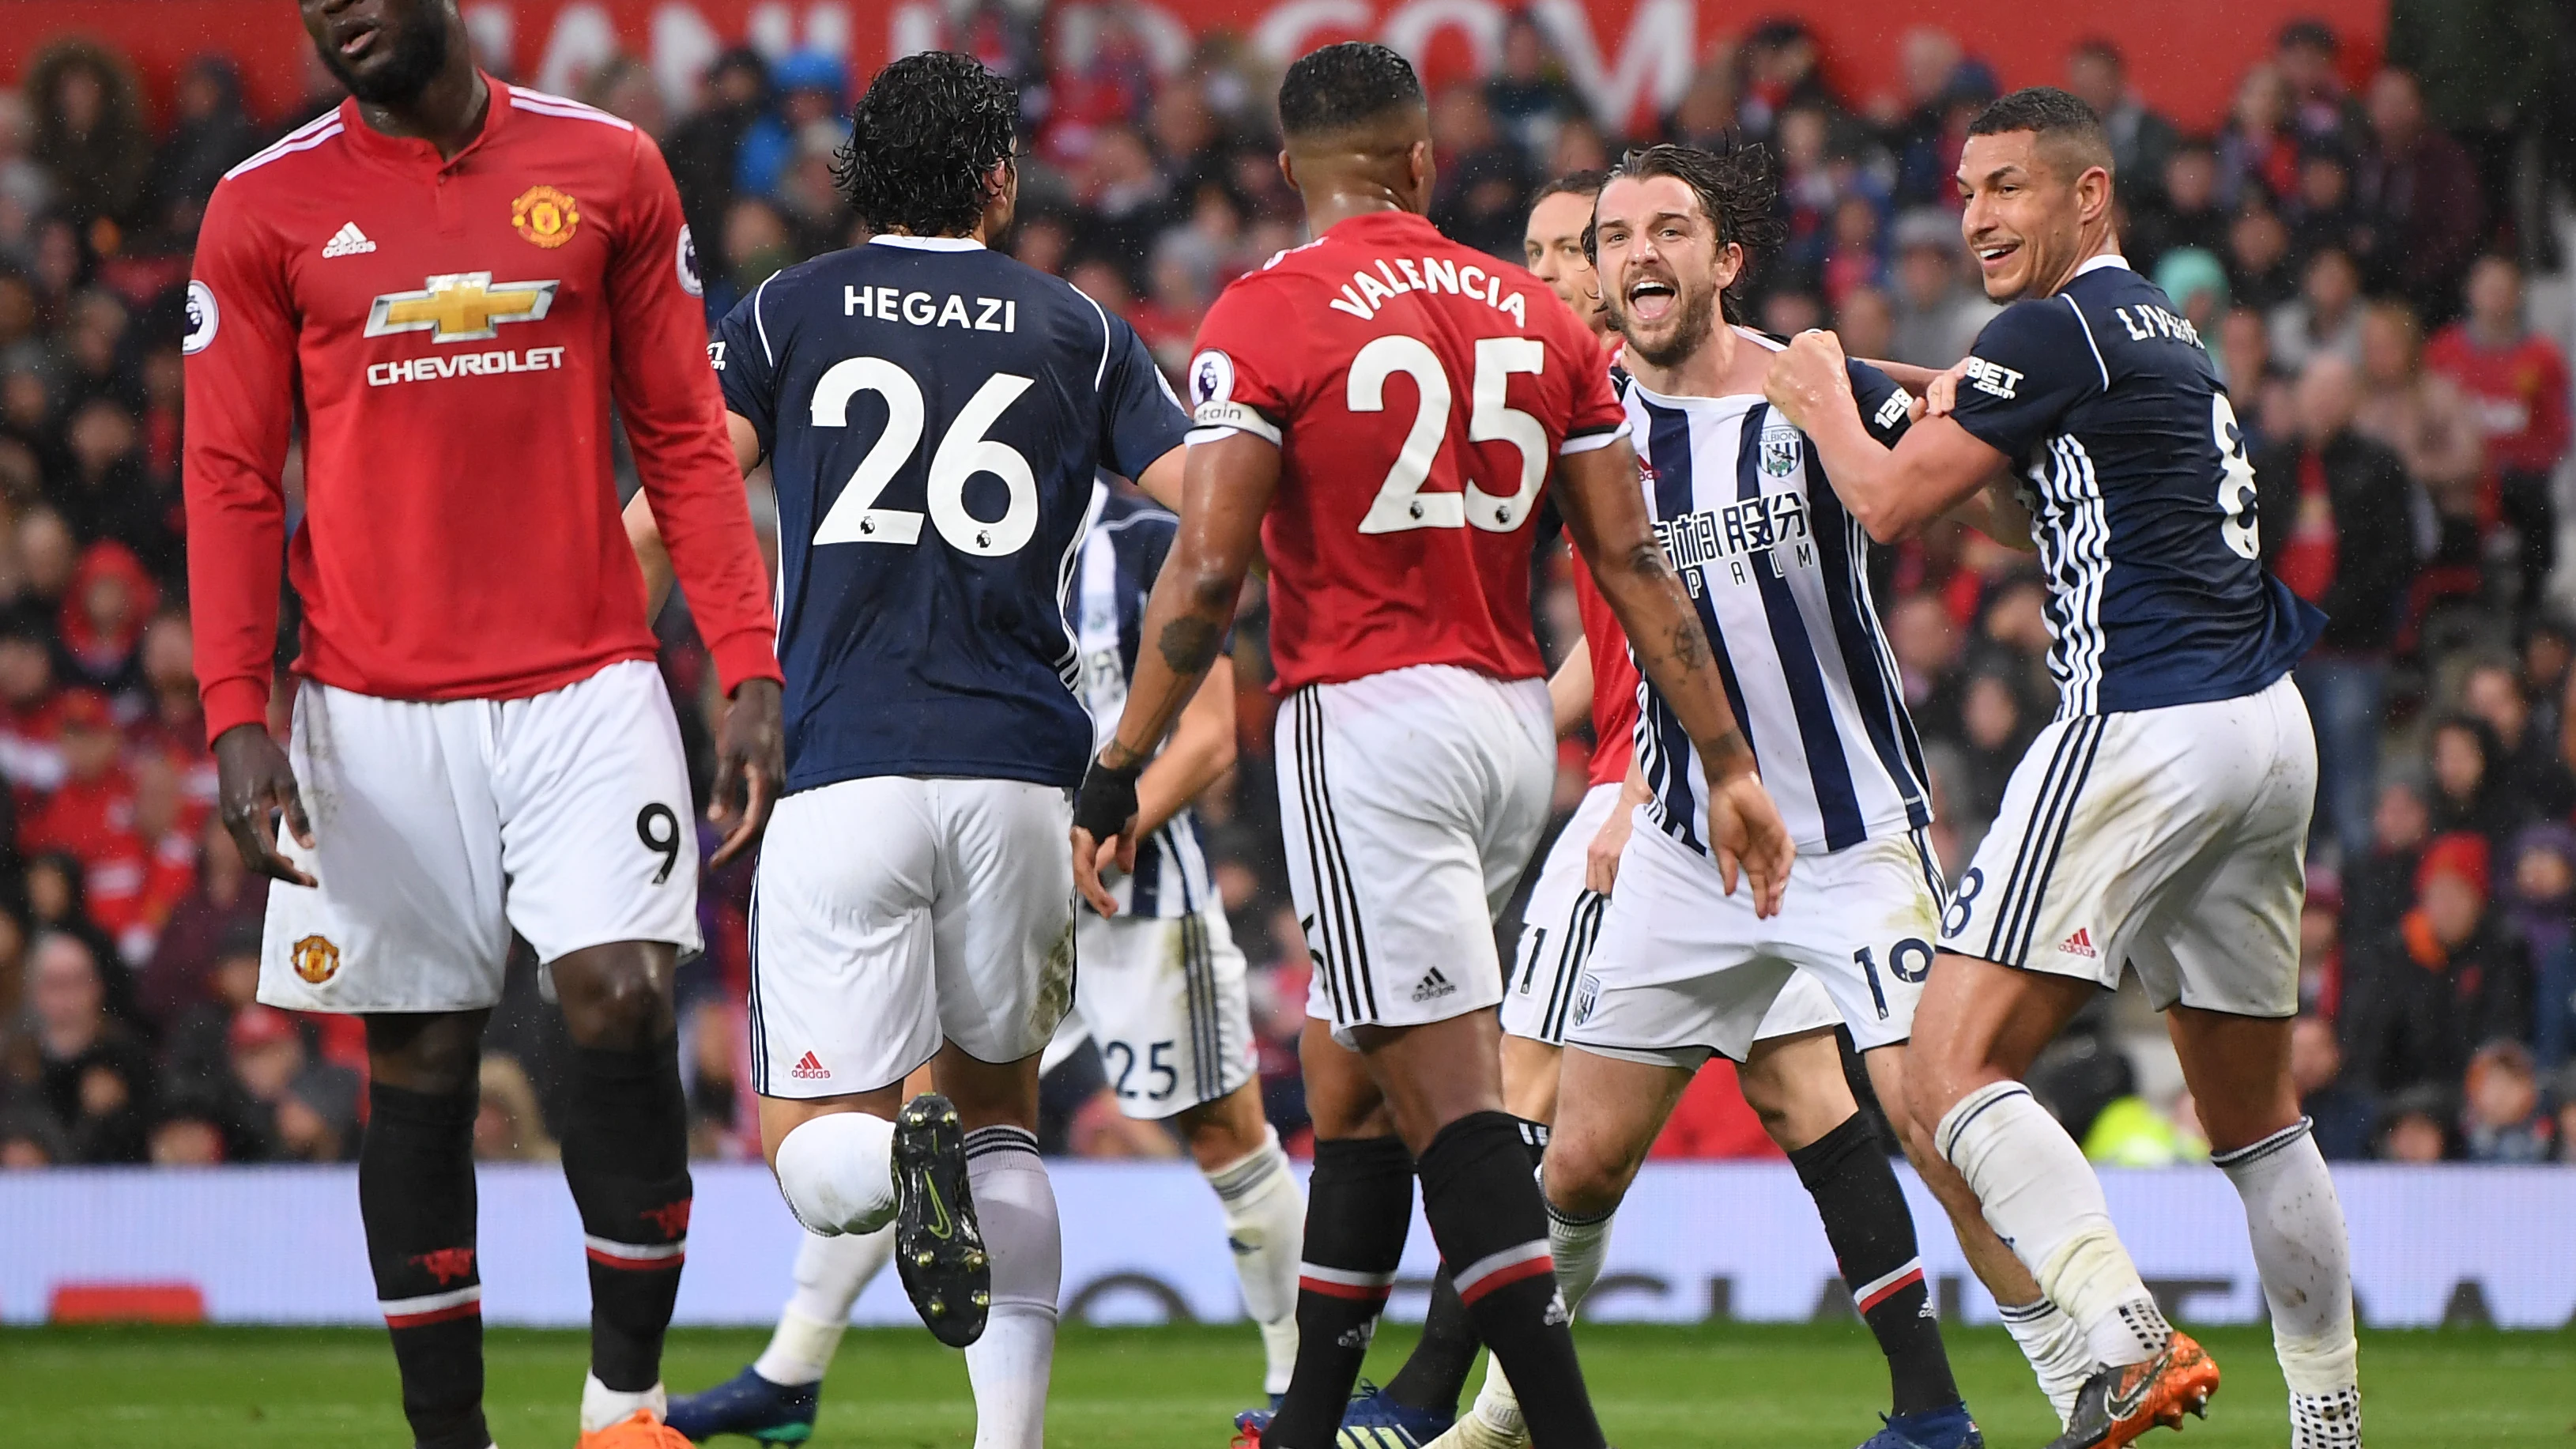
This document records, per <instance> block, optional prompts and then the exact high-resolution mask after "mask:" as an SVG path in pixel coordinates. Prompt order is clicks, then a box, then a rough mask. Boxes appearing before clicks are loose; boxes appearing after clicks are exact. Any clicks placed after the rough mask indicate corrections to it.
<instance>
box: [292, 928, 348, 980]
mask: <svg viewBox="0 0 2576 1449" xmlns="http://www.w3.org/2000/svg"><path fill="white" fill-rule="evenodd" d="M288 959H290V960H292V961H293V962H294V963H295V974H296V975H298V976H301V977H303V978H304V979H305V980H306V981H309V982H311V983H312V984H314V985H315V986H319V985H321V984H322V983H323V982H325V981H328V980H330V979H331V978H332V977H334V976H337V975H339V974H340V948H339V947H337V946H334V945H332V944H331V941H330V938H329V937H327V936H307V937H305V938H304V939H303V940H301V941H298V942H296V943H295V948H294V951H293V953H292V954H291V955H290V957H289V958H288Z"/></svg>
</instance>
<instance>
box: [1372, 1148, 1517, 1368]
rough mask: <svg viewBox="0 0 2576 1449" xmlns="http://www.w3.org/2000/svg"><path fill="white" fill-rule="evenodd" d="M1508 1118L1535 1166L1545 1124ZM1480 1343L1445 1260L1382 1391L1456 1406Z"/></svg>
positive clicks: (1474, 1363)
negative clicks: (1399, 1364)
mask: <svg viewBox="0 0 2576 1449" xmlns="http://www.w3.org/2000/svg"><path fill="white" fill-rule="evenodd" d="M1512 1120H1513V1121H1514V1122H1515V1123H1516V1124H1518V1125H1519V1127H1520V1133H1521V1145H1522V1146H1523V1147H1525V1148H1527V1149H1528V1150H1529V1159H1530V1166H1532V1167H1536V1166H1538V1165H1539V1163H1540V1162H1541V1161H1542V1160H1543V1159H1545V1158H1546V1156H1547V1124H1546V1123H1544V1122H1533V1121H1531V1120H1530V1119H1529V1118H1527V1117H1515V1118H1513V1119H1512ZM1484 1346H1485V1345H1484V1342H1483V1340H1481V1339H1479V1338H1477V1337H1476V1324H1475V1320H1473V1319H1471V1318H1469V1317H1468V1316H1467V1305H1465V1304H1463V1303H1461V1302H1459V1301H1458V1285H1457V1284H1456V1283H1454V1282H1452V1281H1450V1278H1449V1268H1448V1265H1447V1264H1445V1263H1444V1264H1442V1265H1441V1268H1440V1276H1439V1277H1437V1278H1434V1279H1433V1280H1432V1281H1431V1307H1430V1310H1429V1311H1428V1312H1426V1313H1425V1314H1424V1315H1423V1317H1422V1337H1421V1339H1420V1340H1419V1341H1417V1342H1416V1343H1415V1344H1414V1345H1413V1352H1412V1353H1411V1354H1410V1355H1408V1356H1407V1357H1406V1358H1405V1360H1404V1367H1403V1368H1401V1369H1398V1370H1396V1374H1395V1377H1394V1378H1391V1379H1388V1380H1387V1381H1386V1396H1387V1397H1388V1398H1390V1399H1393V1400H1395V1401H1396V1402H1397V1403H1399V1404H1404V1405H1408V1406H1410V1407H1412V1408H1416V1409H1433V1410H1437V1411H1438V1412H1440V1413H1443V1414H1454V1413H1456V1412H1458V1395H1460V1394H1461V1393H1463V1392H1465V1391H1466V1388H1467V1375H1468V1374H1469V1373H1470V1372H1472V1371H1473V1370H1474V1369H1475V1367H1476V1352H1477V1350H1479V1349H1481V1348H1483V1347H1484Z"/></svg>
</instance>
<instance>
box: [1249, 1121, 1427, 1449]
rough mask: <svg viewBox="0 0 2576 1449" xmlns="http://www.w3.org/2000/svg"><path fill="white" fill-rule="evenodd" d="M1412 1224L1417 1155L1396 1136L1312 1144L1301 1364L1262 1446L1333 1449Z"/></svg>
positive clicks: (1300, 1278) (1302, 1269)
mask: <svg viewBox="0 0 2576 1449" xmlns="http://www.w3.org/2000/svg"><path fill="white" fill-rule="evenodd" d="M1412 1227H1413V1156H1412V1154H1411V1153H1408V1152H1406V1151H1405V1150H1404V1143H1403V1141H1402V1140H1401V1139H1399V1138H1394V1137H1353V1138H1343V1139H1337V1140H1333V1141H1324V1142H1318V1143H1316V1144H1315V1171H1314V1175H1313V1176H1311V1177H1309V1178H1308V1179H1307V1180H1306V1247H1305V1254H1304V1257H1303V1259H1302V1260H1301V1261H1300V1262H1299V1263H1298V1265H1297V1368H1296V1372H1295V1373H1294V1374H1293V1375H1292V1376H1291V1377H1290V1378H1289V1381H1288V1393H1287V1396H1286V1397H1285V1398H1283V1399H1281V1400H1280V1404H1279V1412H1278V1413H1277V1414H1276V1415H1275V1416H1273V1417H1272V1419H1271V1420H1270V1427H1269V1428H1268V1429H1266V1430H1264V1431H1263V1432H1262V1435H1261V1443H1262V1446H1263V1449H1329V1446H1330V1445H1331V1444H1332V1443H1333V1440H1334V1437H1335V1436H1336V1435H1338V1434H1339V1433H1340V1432H1341V1428H1342V1408H1343V1406H1344V1405H1346V1404H1347V1403H1349V1402H1350V1397H1351V1385H1352V1384H1354V1383H1356V1382H1357V1381H1358V1379H1359V1376H1360V1364H1361V1362H1362V1361H1363V1360H1365V1359H1366V1358H1367V1357H1368V1346H1369V1338H1370V1336H1371V1335H1372V1334H1374V1333H1375V1332H1376V1331H1377V1316H1378V1313H1379V1312H1380V1310H1382V1309H1384V1308H1385V1307H1386V1296H1387V1294H1388V1293H1389V1292H1390V1291H1391V1290H1393V1288H1394V1287H1395V1268H1396V1264H1397V1263H1398V1262H1399V1261H1400V1260H1401V1259H1402V1258H1403V1257H1404V1237H1405V1234H1406V1233H1407V1232H1409V1231H1411V1230H1412Z"/></svg>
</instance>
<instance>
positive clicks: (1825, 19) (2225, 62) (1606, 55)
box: [0, 0, 2387, 127]
mask: <svg viewBox="0 0 2576 1449" xmlns="http://www.w3.org/2000/svg"><path fill="white" fill-rule="evenodd" d="M1111 7H1114V8H1115V9H1117V10H1119V11H1121V12H1123V13H1125V14H1127V15H1129V16H1131V17H1132V18H1133V20H1134V23H1136V24H1137V25H1138V26H1139V27H1140V29H1141V30H1142V31H1143V33H1144V34H1145V36H1146V38H1147V41H1148V48H1149V49H1150V50H1151V51H1152V52H1153V54H1154V57H1155V59H1156V61H1157V63H1159V64H1162V65H1165V66H1167V67H1168V66H1174V65H1178V64H1179V63H1180V62H1181V60H1182V59H1183V57H1185V56H1186V55H1187V53H1188V50H1189V48H1190V46H1191V45H1192V43H1193V42H1194V40H1195V39H1196V38H1197V37H1199V36H1202V35H1207V34H1211V33H1215V32H1219V31H1233V32H1236V33H1239V34H1242V35H1246V36H1249V37H1250V38H1251V39H1252V40H1253V42H1254V44H1255V45H1256V46H1257V47H1258V48H1259V49H1260V50H1262V51H1263V52H1265V53H1267V54H1269V55H1271V56H1273V57H1275V58H1280V59H1285V58H1289V57H1293V56H1295V55H1298V54H1300V53H1302V52H1304V51H1306V50H1309V49H1311V48H1313V47H1314V46H1317V45H1321V44H1325V43H1328V42H1330V41H1335V40H1348V39H1354V38H1373V39H1380V40H1384V41H1385V42H1387V43H1388V44H1390V45H1393V46H1395V47H1396V48H1398V49H1399V50H1403V51H1405V52H1406V53H1407V54H1410V55H1412V56H1414V57H1415V58H1416V59H1417V60H1419V61H1422V62H1423V63H1424V64H1425V65H1426V67H1427V68H1429V69H1430V70H1432V71H1433V73H1434V75H1435V76H1438V75H1441V74H1446V73H1457V72H1459V71H1463V70H1466V69H1469V68H1473V67H1477V66H1478V65H1479V63H1480V62H1483V61H1487V60H1489V59H1490V58H1491V57H1492V56H1493V54H1494V53H1495V51H1496V49H1497V47H1498V45H1499V40H1500V36H1501V32H1502V28H1503V24H1504V21H1505V20H1506V18H1507V17H1509V16H1510V15H1511V14H1513V13H1515V12H1517V11H1519V10H1522V9H1527V10H1528V11H1529V12H1530V13H1532V14H1533V15H1535V16H1536V17H1537V18H1538V20H1539V22H1540V23H1541V24H1542V25H1544V26H1546V27H1547V28H1548V30H1549V31H1550V33H1551V34H1552V35H1553V36H1554V37H1555V39H1556V41H1557V43H1558V48H1559V51H1560V53H1562V54H1563V55H1564V57H1565V60H1566V65H1567V69H1568V70H1569V71H1570V72H1571V74H1572V78H1573V80H1574V81H1575V83H1576V85H1577V86H1578V87H1579V88H1580V89H1581V90H1582V91H1583V92H1584V93H1585V94H1586V95H1588V96H1590V97H1591V98H1592V100H1593V103H1594V106H1595V108H1596V109H1597V110H1599V111H1600V112H1601V113H1603V114H1604V115H1606V116H1609V117H1613V118H1617V119H1623V120H1624V119H1633V118H1636V117H1640V116H1643V115H1647V114H1651V113H1652V112H1653V111H1655V110H1657V109H1660V108H1661V107H1663V106H1666V105H1669V104H1670V103H1671V102H1672V101H1673V100H1674V99H1676V98H1678V96H1679V95H1680V93H1681V91H1682V89H1683V87H1684V86H1686V85H1687V83H1688V81H1689V77H1690V72H1691V68H1692V66H1693V65H1694V64H1696V63H1697V60H1698V58H1699V57H1701V56H1702V55H1704V54H1706V53H1707V52H1708V50H1709V49H1710V48H1711V47H1712V46H1714V45H1716V44H1718V43H1720V42H1722V41H1724V40H1726V39H1728V38H1729V37H1732V36H1736V35H1740V34H1742V33H1743V32H1744V31H1745V30H1747V29H1748V28H1750V27H1751V26H1752V25H1753V24H1755V23H1756V22H1758V21H1760V20H1762V19H1764V18H1767V17H1769V16H1773V15H1780V14H1788V15H1795V16H1798V17H1800V18H1801V19H1803V20H1805V21H1806V23H1807V24H1808V25H1809V26H1811V27H1812V28H1813V29H1814V30H1815V31H1816V33H1817V34H1818V36H1819V37H1820V38H1821V39H1822V41H1823V50H1824V54H1825V56H1826V57H1827V63H1828V66H1829V67H1830V75H1831V79H1832V80H1833V82H1834V84H1835V86H1836V87H1837V89H1839V90H1840V91H1842V92H1843V93H1844V94H1846V95H1849V96H1853V97H1856V98H1865V97H1868V96H1870V95H1873V94H1880V93H1890V92H1894V91H1895V90H1897V89H1898V73H1897V55H1898V46H1899V42H1900V41H1901V39H1902V38H1903V36H1904V35H1905V34H1906V32H1908V31H1909V30H1913V29H1916V28H1918V27H1925V26H1930V27H1935V28H1938V29H1943V30H1947V31H1949V32H1950V33H1951V34H1953V35H1955V36H1957V37H1958V38H1959V39H1960V40H1961V41H1963V42H1964V43H1965V44H1966V45H1967V47H1968V49H1969V51H1970V53H1972V54H1975V55H1978V56H1981V57H1983V58H1985V59H1986V60H1987V61H1988V62H1990V63H1991V64H1993V65H1994V67H1995V69H1996V71H1997V73H1998V74H1999V75H2000V76H2001V77H2002V79H2003V82H2004V84H2005V85H2007V86H2014V85H2028V84H2035V83H2041V82H2052V81H2057V80H2060V79H2061V78H2062V77H2063V74H2064V58H2065V55H2066V51H2067V48H2068V46H2069V45H2071V44H2072V43H2073V42H2075V41H2076V40H2079V39H2082V38H2084V37H2087V36H2095V35H2099V36H2106V37H2108V38H2110V39H2111V40H2113V41H2114V42H2116V43H2117V44H2119V45H2120V47H2121V48H2122V49H2123V50H2124V51H2125V52H2126V53H2127V55H2128V57H2129V62H2130V69H2131V72H2132V74H2133V76H2134V77H2135V79H2136V81H2137V83H2138V85H2139V87H2140V89H2141V90H2143V91H2144V92H2145V93H2146V94H2148V95H2149V96H2151V97H2152V98H2154V100H2155V102H2156V104H2157V105H2159V106H2160V107H2162V108H2163V109H2165V110H2166V111H2168V112H2170V113H2172V114H2173V115H2175V116H2176V117H2177V118H2179V119H2180V120H2181V121H2182V122H2183V123H2184V124H2185V125H2188V126H2194V127H2212V126H2215V125H2216V124H2217V123H2218V121H2219V120H2220V119H2221V118H2222V117H2223V115H2224V114H2225V112H2226V108H2227V103H2228V99H2229V96H2230V95H2231V93H2232V92H2233V90H2234V88H2235V84H2236V80H2237V77H2238V76H2239V75H2241V74H2242V73H2243V71H2244V69H2245V67H2246V66H2247V65H2248V64H2250V63H2251V62H2252V61H2254V60H2255V59H2256V58H2257V57H2259V56H2260V55H2262V54H2264V53H2265V52H2266V51H2268V50H2269V48H2270V46H2271V42H2272V36H2273V33H2274V32H2275V31H2276V30H2277V29H2279V27H2280V25H2281V23H2282V22H2283V21H2285V20H2287V19H2290V18H2291V17H2293V16H2306V15H2313V16H2316V17H2318V18H2321V19H2323V20H2325V21H2326V22H2328V23H2329V24H2331V25H2332V26H2334V27H2335V29H2336V30H2337V31H2338V32H2339V33H2341V34H2342V35H2343V36H2344V37H2345V38H2346V40H2347V42H2348V50H2349V51H2350V57H2349V58H2350V59H2351V60H2352V61H2353V63H2354V64H2355V65H2359V64H2363V63H2366V61H2367V58H2368V57H2369V56H2371V55H2373V54H2375V53H2376V51H2377V50H2378V46H2379V40H2380V37H2381V36H2382V34H2383V33H2384V28H2385V25H2386V18H2387V3H2386V0H2119V3H2107V0H2080V3H2078V0H2069V3H2059V4H2051V5H2027V4H2024V5H1998V4H1994V3H1992V0H1838V3H1835V4H1831V5H1824V4H1816V3H1812V0H1075V3H1060V4H1057V5H1055V6H1054V7H1052V9H1053V17H1052V22H1051V23H1053V24H1054V25H1055V26H1056V27H1057V28H1058V33H1057V36H1056V37H1055V40H1056V44H1057V45H1058V46H1059V47H1060V48H1061V49H1062V50H1071V49H1074V48H1078V47H1079V45H1080V44H1081V40H1080V36H1081V35H1082V34H1083V33H1084V32H1085V29H1086V27H1087V26H1088V25H1089V24H1091V23H1092V22H1093V21H1094V20H1095V19H1096V16H1097V12H1099V11H1101V10H1104V9H1108V8H1111ZM948 8H949V7H948V6H947V5H946V4H945V3H943V0H464V4H463V9H464V13H465V16H466V23H467V26H468V27H469V28H470V29H471V30H472V32H473V33H474V36H475V39H476V41H477V43H478V44H479V45H480V46H481V47H482V48H483V51H484V53H485V54H486V55H488V56H497V57H505V58H506V62H505V63H506V66H507V68H508V70H509V71H510V72H511V73H512V74H514V75H516V76H519V77H522V78H525V79H526V80H528V81H529V82H530V83H532V84H535V85H537V86H539V87H541V88H548V89H559V88H569V87H572V86H576V85H578V83H579V80H580V77H581V76H582V75H584V74H586V73H587V72H588V71H589V70H590V69H591V68H592V67H594V66H596V65H597V64H598V63H599V61H600V60H602V59H604V58H606V57H607V56H609V55H612V54H616V53H619V52H621V51H622V52H625V53H628V54H632V55H636V56H640V57H642V58H643V59H645V60H646V61H647V62H648V63H649V64H650V65H651V66H652V67H653V70H654V72H655V74H656V75H657V76H659V77H660V78H661V79H662V82H663V85H664V87H665V89H666V91H667V92H668V93H669V94H670V95H671V96H672V97H673V98H674V99H675V100H676V99H680V98H682V97H684V96H685V95H686V94H687V88H688V86H689V84H690V81H691V79H692V78H693V77H694V76H695V75H697V74H698V73H699V72H700V71H701V70H703V68H704V67H705V64H706V62H707V61H708V60H709V59H711V58H712V57H713V56H714V55H715V54H716V52H717V51H718V50H719V49H720V48H722V47H724V46H727V45H731V44H735V43H738V42H741V41H744V40H749V41H750V42H751V43H752V44H754V45H756V46H758V47H760V48H761V49H763V50H765V51H768V52H770V53H772V54H783V53H785V52H787V51H788V50H791V49H795V48H799V47H810V48H815V49H820V50H823V51H826V52H829V53H832V54H836V55H840V56H843V57H845V58H846V59H847V60H848V62H849V63H850V65H851V68H852V71H853V73H854V74H855V75H858V76H865V75H867V74H869V73H870V72H872V71H873V70H874V69H875V68H876V67H877V66H878V65H881V64H883V63H884V62H885V61H886V60H887V59H888V58H889V57H890V56H893V55H897V54H902V53H906V52H909V51H912V50H917V49H922V48H924V47H928V46H933V45H938V44H940V43H942V42H943V41H944V40H945V39H946V33H945V24H944V21H943V18H942V17H943V16H944V15H945V14H946V13H947V10H948ZM6 14H7V18H8V22H9V23H8V25H7V26H6V27H5V28H0V74H6V75H9V76H13V77H14V76H15V75H16V74H18V73H19V72H20V71H21V70H22V69H23V68H24V65H25V63H26V59H27V57H28V56H29V55H30V54H31V53H33V52H34V51H35V50H37V49H38V48H40V47H41V46H42V45H43V44H44V43H45V42H46V41H48V40H51V39H54V38H55V37H57V36H62V35H68V34H88V35H94V36H97V37H99V38H101V39H105V40H107V41H110V42H111V43H113V44H115V45H116V46H118V47H119V48H121V49H123V50H124V51H125V52H126V53H127V54H128V55H130V56H132V57H133V58H134V60H135V61H136V63H137V64H138V65H139V66H140V67H141V68H142V69H143V71H144V74H145V76H146V79H147V81H148V82H149V83H150V84H151V86H152V89H153V92H154V94H155V96H156V97H158V98H166V96H167V94H168V87H169V83H170V78H171V76H172V75H173V74H175V73H176V71H177V70H178V69H179V68H180V67H182V66H184V65H185V64H186V63H187V62H188V60H189V59H190V58H191V57H193V56H197V55H200V54H204V53H206V52H209V51H219V52H222V53H225V54H228V55H230V56H232V57H234V58H235V59H236V60H237V61H238V62H239V63H240V64H241V66H242V68H243V71H244V73H245V75H246V76H247V78H248V80H249V83H250V89H251V94H252V96H253V97H254V99H255V102H256V103H257V104H258V105H260V106H262V107H263V108H264V109H267V110H270V111H277V110H282V109H283V108H285V107H286V106H288V105H290V104H292V103H293V101H294V100H295V99H296V98H297V97H299V96H301V95H303V94H304V93H306V91H308V90H309V89H313V88H315V87H314V85H313V81H314V79H315V77H314V69H315V68H314V66H313V64H312V61H311V58H310V56H309V54H308V53H307V47H306V44H305V41H304V37H303V34H302V32H301V30H300V29H299V27H298V23H297V20H296V10H295V7H294V6H293V5H292V4H290V3H288V0H12V3H10V4H9V5H8V6H7V7H6Z"/></svg>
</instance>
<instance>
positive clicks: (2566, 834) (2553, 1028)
mask: <svg viewBox="0 0 2576 1449" xmlns="http://www.w3.org/2000/svg"><path fill="white" fill-rule="evenodd" d="M2506 859H2507V860H2509V861H2510V862H2511V863H2512V868H2513V875H2512V877H2511V878H2510V879H2509V880H2508V881H2507V883H2506V885H2505V918H2506V923H2507V926H2508V928H2509V929H2510V930H2511V931H2512V932H2513V935H2514V938H2515V939H2516V940H2518V941H2520V942H2521V943H2522V949H2523V953H2524V955H2525V957H2526V958H2527V959H2528V960H2529V961H2530V963H2531V1036H2530V1041H2531V1054H2532V1059H2533V1061H2534V1062H2535V1063H2537V1064H2538V1067H2539V1069H2540V1070H2541V1071H2543V1072H2554V1071H2557V1070H2558V1069H2559V1068H2561V1067H2563V1066H2565V1065H2566V1064H2567V1062H2568V1060H2569V1058H2570V1056H2571V1055H2576V920H2571V917H2576V829H2570V828H2569V827H2568V826H2567V825H2566V824H2564V823H2563V822H2561V821H2555V820H2553V821H2550V822H2548V823H2545V824H2541V825H2534V826H2532V827H2531V828H2530V829H2527V830H2525V831H2523V832H2522V833H2521V834H2519V835H2517V836H2515V837H2514V838H2513V849H2512V851H2511V852H2510V853H2509V854H2508V855H2507V857H2506Z"/></svg>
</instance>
